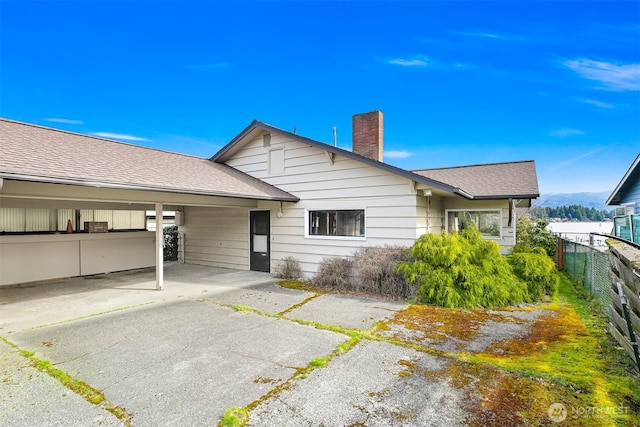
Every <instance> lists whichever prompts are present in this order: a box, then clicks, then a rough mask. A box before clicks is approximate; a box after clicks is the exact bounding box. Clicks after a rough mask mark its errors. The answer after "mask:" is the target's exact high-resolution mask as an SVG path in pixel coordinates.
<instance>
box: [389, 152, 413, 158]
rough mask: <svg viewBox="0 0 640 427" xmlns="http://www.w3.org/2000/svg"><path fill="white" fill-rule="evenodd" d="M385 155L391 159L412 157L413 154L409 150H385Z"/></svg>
mask: <svg viewBox="0 0 640 427" xmlns="http://www.w3.org/2000/svg"><path fill="white" fill-rule="evenodd" d="M384 156H385V157H388V158H390V159H406V158H407V157H411V156H412V154H411V153H410V152H408V151H394V150H391V151H385V152H384Z"/></svg>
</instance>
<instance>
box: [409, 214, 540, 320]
mask: <svg viewBox="0 0 640 427" xmlns="http://www.w3.org/2000/svg"><path fill="white" fill-rule="evenodd" d="M409 255H410V256H411V260H410V261H404V262H401V263H400V265H399V266H398V272H400V273H402V274H403V275H404V276H405V278H406V279H407V280H408V281H409V282H412V283H415V284H416V285H417V286H418V289H417V291H416V297H417V299H418V301H419V302H421V303H425V304H434V305H438V306H441V307H461V308H477V307H500V306H505V305H509V304H519V303H522V302H526V301H529V294H528V290H527V286H526V284H525V283H523V282H522V281H521V280H519V279H518V277H516V275H515V274H514V273H513V271H512V270H511V267H510V265H509V263H508V262H507V260H506V258H505V257H503V256H502V255H501V254H500V247H499V246H498V244H497V243H495V242H492V241H487V240H483V239H482V235H481V234H480V232H479V231H478V229H477V228H476V227H475V225H470V226H467V227H466V228H465V229H464V230H463V231H462V232H460V233H458V232H453V233H451V234H447V233H445V232H443V233H442V234H440V235H437V234H431V233H427V234H424V235H422V236H421V237H420V238H419V239H418V240H417V241H416V243H415V244H414V245H413V246H412V247H411V248H410V249H409Z"/></svg>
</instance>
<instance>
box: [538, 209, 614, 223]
mask: <svg viewBox="0 0 640 427" xmlns="http://www.w3.org/2000/svg"><path fill="white" fill-rule="evenodd" d="M529 215H531V218H535V219H554V218H558V219H564V220H568V221H603V220H605V219H606V218H613V211H610V212H608V211H606V210H598V209H596V208H588V207H586V206H580V205H571V206H557V207H555V208H549V207H532V208H531V210H530V211H529Z"/></svg>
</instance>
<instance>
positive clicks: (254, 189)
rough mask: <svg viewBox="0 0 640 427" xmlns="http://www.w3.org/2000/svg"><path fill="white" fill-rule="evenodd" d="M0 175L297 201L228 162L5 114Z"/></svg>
mask: <svg viewBox="0 0 640 427" xmlns="http://www.w3.org/2000/svg"><path fill="white" fill-rule="evenodd" d="M0 178H5V179H14V180H20V181H31V182H45V183H56V184H72V185H81V186H90V187H104V188H118V189H131V190H147V191H164V192H173V193H184V194H197V195H210V196H223V197H238V198H245V199H257V200H276V201H298V198H297V197H295V196H293V195H291V194H289V193H287V192H285V191H283V190H280V189H279V188H277V187H274V186H272V185H270V184H267V183H266V182H264V181H261V180H259V179H256V178H253V177H251V176H249V175H247V174H245V173H243V172H240V171H238V170H236V169H234V168H232V167H229V166H227V165H225V164H221V163H216V162H213V161H211V160H208V159H203V158H199V157H194V156H189V155H185V154H178V153H171V152H167V151H162V150H157V149H153V148H148V147H142V146H138V145H133V144H127V143H123V142H118V141H111V140H108V139H103V138H97V137H93V136H88V135H82V134H77V133H72V132H67V131H63V130H58V129H52V128H47V127H43V126H37V125H33V124H29V123H23V122H18V121H14V120H9V119H5V118H0Z"/></svg>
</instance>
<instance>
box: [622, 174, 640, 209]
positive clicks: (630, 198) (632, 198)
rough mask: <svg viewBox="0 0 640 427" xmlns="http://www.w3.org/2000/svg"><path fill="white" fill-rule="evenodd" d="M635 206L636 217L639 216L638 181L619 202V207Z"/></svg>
mask: <svg viewBox="0 0 640 427" xmlns="http://www.w3.org/2000/svg"><path fill="white" fill-rule="evenodd" d="M632 203H634V204H635V211H634V213H635V214H636V215H640V180H639V181H637V182H636V183H635V185H634V186H633V187H631V188H630V189H629V191H628V192H627V193H626V194H625V195H624V199H623V200H621V202H620V205H628V204H632Z"/></svg>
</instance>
